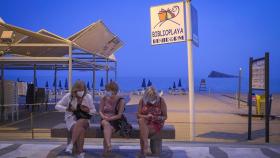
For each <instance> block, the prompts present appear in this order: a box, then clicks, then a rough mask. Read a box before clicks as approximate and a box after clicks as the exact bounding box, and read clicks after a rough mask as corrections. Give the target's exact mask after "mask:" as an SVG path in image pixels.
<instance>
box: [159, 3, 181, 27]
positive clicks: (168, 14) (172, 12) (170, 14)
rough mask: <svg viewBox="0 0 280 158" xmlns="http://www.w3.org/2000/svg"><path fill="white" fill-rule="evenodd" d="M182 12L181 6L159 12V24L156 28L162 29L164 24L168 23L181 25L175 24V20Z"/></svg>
mask: <svg viewBox="0 0 280 158" xmlns="http://www.w3.org/2000/svg"><path fill="white" fill-rule="evenodd" d="M179 12H180V8H179V6H173V7H172V9H169V8H167V9H162V8H161V10H160V11H159V12H158V18H159V22H158V23H157V24H156V25H155V26H154V28H156V27H161V25H162V24H164V23H165V22H166V21H171V22H173V23H175V24H177V25H180V24H179V23H177V22H175V21H174V20H172V19H174V18H175V17H176V16H178V14H179Z"/></svg>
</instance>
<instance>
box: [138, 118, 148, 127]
mask: <svg viewBox="0 0 280 158" xmlns="http://www.w3.org/2000/svg"><path fill="white" fill-rule="evenodd" d="M138 123H139V125H140V126H142V125H146V124H147V121H146V119H144V118H139V119H138Z"/></svg>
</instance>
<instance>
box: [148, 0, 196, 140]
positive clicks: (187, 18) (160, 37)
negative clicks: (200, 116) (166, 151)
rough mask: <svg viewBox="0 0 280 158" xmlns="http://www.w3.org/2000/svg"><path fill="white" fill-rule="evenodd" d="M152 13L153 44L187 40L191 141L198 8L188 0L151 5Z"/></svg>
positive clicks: (193, 132) (191, 133) (192, 132)
mask: <svg viewBox="0 0 280 158" xmlns="http://www.w3.org/2000/svg"><path fill="white" fill-rule="evenodd" d="M185 10H186V11H185ZM185 13H186V15H185ZM150 14H151V44H152V45H158V44H167V43H174V42H185V41H186V44H187V49H188V79H189V80H188V85H189V111H190V115H189V116H190V118H189V120H190V121H189V122H190V141H194V138H195V127H194V125H195V107H194V75H193V57H192V44H194V45H195V46H197V47H198V46H199V39H198V21H197V10H196V9H195V8H194V7H193V6H191V0H186V3H185V2H178V3H170V4H165V5H160V6H154V7H151V9H150ZM192 14H193V16H192ZM192 21H193V22H194V26H193V27H194V32H192ZM185 23H186V25H187V29H186V28H185ZM185 30H187V32H186V31H185ZM193 33H194V34H193ZM186 36H187V39H186ZM193 38H194V39H193Z"/></svg>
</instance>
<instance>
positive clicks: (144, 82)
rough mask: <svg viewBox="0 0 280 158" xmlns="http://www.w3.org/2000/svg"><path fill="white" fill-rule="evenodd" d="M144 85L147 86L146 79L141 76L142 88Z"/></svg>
mask: <svg viewBox="0 0 280 158" xmlns="http://www.w3.org/2000/svg"><path fill="white" fill-rule="evenodd" d="M146 87H147V85H146V80H145V78H143V80H142V88H146Z"/></svg>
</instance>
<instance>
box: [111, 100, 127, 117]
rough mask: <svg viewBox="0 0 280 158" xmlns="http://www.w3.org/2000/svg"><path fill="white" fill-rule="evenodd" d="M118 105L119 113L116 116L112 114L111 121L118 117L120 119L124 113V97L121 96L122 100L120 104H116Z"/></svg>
mask: <svg viewBox="0 0 280 158" xmlns="http://www.w3.org/2000/svg"><path fill="white" fill-rule="evenodd" d="M116 106H119V108H118V114H117V115H114V116H111V117H110V118H109V121H113V120H117V119H120V118H121V117H122V114H123V111H124V106H125V100H124V99H123V98H121V100H120V101H119V105H116Z"/></svg>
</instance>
